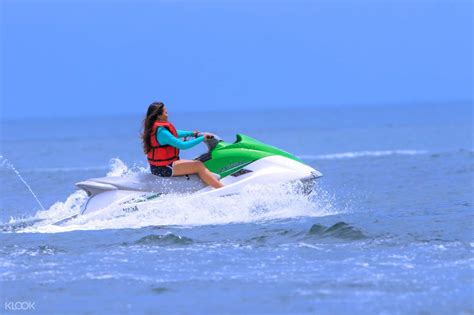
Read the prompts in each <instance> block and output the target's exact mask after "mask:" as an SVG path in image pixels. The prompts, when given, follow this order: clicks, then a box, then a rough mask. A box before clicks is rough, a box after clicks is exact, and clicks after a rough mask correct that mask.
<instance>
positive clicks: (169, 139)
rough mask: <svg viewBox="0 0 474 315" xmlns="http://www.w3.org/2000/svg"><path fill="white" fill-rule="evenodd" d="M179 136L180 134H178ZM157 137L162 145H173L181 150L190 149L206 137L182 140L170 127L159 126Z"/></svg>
mask: <svg viewBox="0 0 474 315" xmlns="http://www.w3.org/2000/svg"><path fill="white" fill-rule="evenodd" d="M178 136H179V134H178ZM156 139H157V140H158V142H159V143H160V144H161V145H171V146H173V147H175V148H178V149H180V150H186V149H190V148H192V147H194V146H196V145H198V144H199V143H201V142H202V141H203V140H204V137H202V136H201V137H197V138H196V139H193V140H190V141H182V140H180V139H178V138H176V137H175V136H173V135H172V134H171V132H169V130H168V129H166V128H163V127H159V128H158V132H157V135H156Z"/></svg>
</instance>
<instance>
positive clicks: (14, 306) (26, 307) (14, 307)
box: [5, 301, 35, 311]
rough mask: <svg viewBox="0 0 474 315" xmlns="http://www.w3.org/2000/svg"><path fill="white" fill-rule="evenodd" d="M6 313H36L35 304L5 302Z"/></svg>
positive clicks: (28, 302) (29, 302)
mask: <svg viewBox="0 0 474 315" xmlns="http://www.w3.org/2000/svg"><path fill="white" fill-rule="evenodd" d="M5 310H6V311H34V310H35V302H31V301H17V302H5Z"/></svg>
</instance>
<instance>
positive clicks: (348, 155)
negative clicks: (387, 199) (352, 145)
mask: <svg viewBox="0 0 474 315" xmlns="http://www.w3.org/2000/svg"><path fill="white" fill-rule="evenodd" d="M427 153H428V151H425V150H385V151H356V152H342V153H332V154H320V155H300V156H299V157H300V158H301V159H303V160H337V159H354V158H361V157H381V156H390V155H421V154H427Z"/></svg>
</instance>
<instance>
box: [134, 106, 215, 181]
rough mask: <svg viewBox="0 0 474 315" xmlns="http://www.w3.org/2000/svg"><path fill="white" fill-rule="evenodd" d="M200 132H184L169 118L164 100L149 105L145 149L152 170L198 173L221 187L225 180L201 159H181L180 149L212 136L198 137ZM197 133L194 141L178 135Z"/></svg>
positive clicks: (162, 173)
mask: <svg viewBox="0 0 474 315" xmlns="http://www.w3.org/2000/svg"><path fill="white" fill-rule="evenodd" d="M198 135H199V132H198V131H194V132H191V131H183V130H176V128H175V127H174V126H173V124H171V123H170V122H169V121H168V111H167V109H166V107H165V104H163V103H161V102H156V103H152V104H151V105H150V106H149V107H148V111H147V113H146V117H145V119H144V120H143V134H142V140H143V150H144V152H145V154H146V155H147V157H148V163H149V164H150V170H151V173H152V174H154V175H158V176H162V177H170V176H182V175H189V174H198V175H199V177H200V178H201V179H202V181H203V182H205V183H206V184H208V185H209V186H212V187H214V188H221V187H222V186H223V185H222V183H221V182H220V181H219V180H218V179H217V178H216V177H215V176H214V175H213V174H212V173H211V172H210V171H209V170H208V169H207V168H206V167H205V166H204V164H203V163H202V162H201V161H198V160H194V161H189V160H180V159H179V150H180V149H189V148H192V147H194V146H196V145H197V144H199V143H201V142H202V141H203V140H204V138H206V139H210V138H212V135H210V134H205V135H204V136H198ZM189 136H194V137H195V138H196V139H194V140H191V141H187V142H184V141H181V140H180V139H179V138H183V137H189Z"/></svg>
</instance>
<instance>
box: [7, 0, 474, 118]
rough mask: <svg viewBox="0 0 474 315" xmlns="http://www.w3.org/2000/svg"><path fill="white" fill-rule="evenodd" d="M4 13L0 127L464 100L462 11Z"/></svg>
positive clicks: (117, 4)
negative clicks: (158, 108)
mask: <svg viewBox="0 0 474 315" xmlns="http://www.w3.org/2000/svg"><path fill="white" fill-rule="evenodd" d="M0 3H1V19H0V23H1V24H0V26H1V114H2V116H3V117H6V118H17V117H45V116H47V117H60V116H89V115H106V114H108V113H113V114H118V115H121V114H143V113H144V112H145V110H146V107H147V106H148V104H149V103H150V102H151V101H153V100H163V101H164V102H165V103H166V104H167V105H168V107H169V109H170V110H171V109H172V110H174V111H180V112H183V111H200V110H228V109H232V110H236V109H242V110H245V109H248V108H268V109H269V110H271V109H273V108H289V107H292V106H320V105H352V104H381V105H383V104H399V103H400V104H410V103H415V102H416V103H429V102H437V103H440V102H441V103H443V102H446V103H449V102H454V101H465V102H469V101H471V102H472V99H473V94H472V93H473V90H472V86H473V59H472V58H473V57H472V56H473V25H472V23H473V22H472V20H473V2H472V1H469V0H467V1H460V0H451V1H448V0H445V1H436V0H399V1H390V0H388V1H375V0H372V1H351V0H347V1H337V0H327V1H322V0H313V1H298V0H296V1H295V0H280V1H264V0H254V1H250V0H247V1H158V0H156V1H151V0H150V1H111V0H94V1H93V0H87V1H86V0H82V1H79V0H71V1H66V0H64V1H59V0H57V1H44V0H34V1H33V0H30V1H25V0H0Z"/></svg>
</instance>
